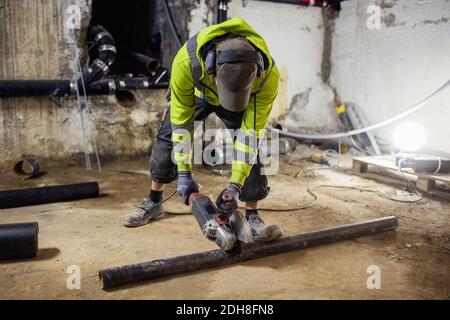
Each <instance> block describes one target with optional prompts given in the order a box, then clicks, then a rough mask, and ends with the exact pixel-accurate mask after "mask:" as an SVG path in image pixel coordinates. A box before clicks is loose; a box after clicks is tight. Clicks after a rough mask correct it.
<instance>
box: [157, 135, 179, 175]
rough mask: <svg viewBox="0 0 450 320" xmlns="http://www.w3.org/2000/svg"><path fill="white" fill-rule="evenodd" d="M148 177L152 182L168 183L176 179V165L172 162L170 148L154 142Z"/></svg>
mask: <svg viewBox="0 0 450 320" xmlns="http://www.w3.org/2000/svg"><path fill="white" fill-rule="evenodd" d="M150 175H151V177H152V180H153V181H156V182H160V183H170V182H172V181H174V180H175V179H176V178H177V177H178V170H177V165H176V164H175V163H173V162H172V147H171V146H168V145H164V146H162V145H161V144H160V143H158V142H156V144H155V145H154V147H153V150H152V154H151V156H150Z"/></svg>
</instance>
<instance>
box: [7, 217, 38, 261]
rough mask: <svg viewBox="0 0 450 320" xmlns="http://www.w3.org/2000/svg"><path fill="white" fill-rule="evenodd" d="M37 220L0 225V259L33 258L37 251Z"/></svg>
mask: <svg viewBox="0 0 450 320" xmlns="http://www.w3.org/2000/svg"><path fill="white" fill-rule="evenodd" d="M38 233H39V226H38V223H37V222H29V223H14V224H1V225H0V260H13V259H27V258H34V257H36V255H37V252H38Z"/></svg>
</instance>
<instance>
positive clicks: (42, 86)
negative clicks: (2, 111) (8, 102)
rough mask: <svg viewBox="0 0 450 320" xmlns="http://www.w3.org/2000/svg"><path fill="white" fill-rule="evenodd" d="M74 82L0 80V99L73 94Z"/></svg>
mask: <svg viewBox="0 0 450 320" xmlns="http://www.w3.org/2000/svg"><path fill="white" fill-rule="evenodd" d="M76 85H77V83H76V81H70V80H0V98H14V97H36V96H55V97H63V96H65V95H71V94H75V90H76Z"/></svg>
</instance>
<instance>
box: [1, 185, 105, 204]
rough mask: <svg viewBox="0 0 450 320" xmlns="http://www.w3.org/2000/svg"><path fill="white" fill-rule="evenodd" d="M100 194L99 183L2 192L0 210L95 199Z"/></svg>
mask: <svg viewBox="0 0 450 320" xmlns="http://www.w3.org/2000/svg"><path fill="white" fill-rule="evenodd" d="M99 193H100V190H99V187H98V183H97V182H86V183H76V184H66V185H56V186H49V187H41V188H31V189H17V190H6V191H0V209H7V208H17V207H23V206H31V205H37V204H44V203H52V202H62V201H73V200H79V199H87V198H95V197H98V195H99Z"/></svg>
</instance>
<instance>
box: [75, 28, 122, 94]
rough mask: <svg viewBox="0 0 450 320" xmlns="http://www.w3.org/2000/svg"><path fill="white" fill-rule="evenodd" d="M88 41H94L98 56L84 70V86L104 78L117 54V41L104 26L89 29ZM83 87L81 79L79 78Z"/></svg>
mask: <svg viewBox="0 0 450 320" xmlns="http://www.w3.org/2000/svg"><path fill="white" fill-rule="evenodd" d="M88 43H93V45H94V46H95V47H96V48H97V51H98V58H97V59H95V60H94V62H92V64H91V65H90V66H89V68H88V69H87V71H85V72H83V76H82V78H83V80H84V86H85V87H86V88H87V87H88V86H89V84H90V83H92V82H94V81H97V80H99V79H101V78H103V77H104V76H105V75H106V74H108V72H109V68H110V67H111V65H112V64H113V63H114V60H115V59H116V55H117V49H116V43H115V42H114V39H113V37H112V36H111V34H110V33H109V32H108V31H107V30H106V29H105V28H104V27H102V26H94V27H90V28H89V31H88ZM79 82H80V83H79V86H80V87H81V79H80V80H79Z"/></svg>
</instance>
